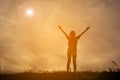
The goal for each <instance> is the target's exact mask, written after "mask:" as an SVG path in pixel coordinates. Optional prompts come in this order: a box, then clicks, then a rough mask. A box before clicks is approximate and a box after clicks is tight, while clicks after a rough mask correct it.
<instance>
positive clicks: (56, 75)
mask: <svg viewBox="0 0 120 80" xmlns="http://www.w3.org/2000/svg"><path fill="white" fill-rule="evenodd" d="M0 80H120V72H101V73H100V72H77V73H66V72H53V73H17V74H1V75H0Z"/></svg>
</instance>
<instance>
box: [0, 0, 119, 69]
mask: <svg viewBox="0 0 120 80" xmlns="http://www.w3.org/2000/svg"><path fill="white" fill-rule="evenodd" d="M29 8H31V9H33V10H34V15H33V16H32V17H29V16H27V15H26V13H25V12H26V10H27V9H29ZM119 21H120V0H0V58H1V62H2V70H3V71H14V70H16V71H23V70H27V69H28V68H32V69H34V70H38V69H41V70H54V69H56V70H65V69H66V60H67V59H66V52H67V39H66V38H65V36H64V35H63V33H61V31H60V30H59V29H58V27H57V25H61V26H62V28H63V29H64V30H65V31H66V32H67V33H68V34H69V32H70V31H71V30H75V31H76V34H80V33H81V32H82V31H83V30H84V29H85V28H86V27H87V26H88V25H90V26H91V29H90V30H89V31H88V32H87V33H86V34H84V35H83V36H82V37H81V39H80V40H79V42H78V51H77V65H78V67H77V69H78V70H88V69H91V70H96V69H97V70H103V69H108V68H110V67H114V68H115V66H114V64H112V61H113V60H114V61H116V62H117V63H118V64H119V63H120V60H119V59H120V37H119V34H120V22H119ZM119 65H120V64H119ZM71 67H72V65H71Z"/></svg>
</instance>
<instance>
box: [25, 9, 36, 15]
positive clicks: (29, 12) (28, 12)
mask: <svg viewBox="0 0 120 80" xmlns="http://www.w3.org/2000/svg"><path fill="white" fill-rule="evenodd" d="M26 15H27V16H29V17H32V16H33V15H34V10H33V9H32V8H29V9H27V10H26Z"/></svg>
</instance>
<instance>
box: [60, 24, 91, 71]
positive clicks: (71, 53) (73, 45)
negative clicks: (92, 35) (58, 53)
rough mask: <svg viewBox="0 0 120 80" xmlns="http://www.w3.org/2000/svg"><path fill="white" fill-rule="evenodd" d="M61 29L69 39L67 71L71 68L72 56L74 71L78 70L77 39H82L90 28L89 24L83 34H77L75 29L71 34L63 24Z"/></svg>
mask: <svg viewBox="0 0 120 80" xmlns="http://www.w3.org/2000/svg"><path fill="white" fill-rule="evenodd" d="M58 27H59V29H60V30H61V31H62V32H63V33H64V35H65V36H66V38H67V40H68V50H67V72H69V70H70V62H71V57H72V59H73V67H74V72H76V68H77V65H76V56H77V41H78V40H79V39H80V37H81V36H82V35H83V34H84V33H85V32H86V31H87V30H88V29H89V28H90V26H88V27H87V28H86V30H84V31H83V32H82V33H81V34H79V35H78V36H75V35H76V34H75V31H70V36H68V35H67V34H66V32H64V30H63V29H62V28H61V26H58Z"/></svg>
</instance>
